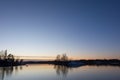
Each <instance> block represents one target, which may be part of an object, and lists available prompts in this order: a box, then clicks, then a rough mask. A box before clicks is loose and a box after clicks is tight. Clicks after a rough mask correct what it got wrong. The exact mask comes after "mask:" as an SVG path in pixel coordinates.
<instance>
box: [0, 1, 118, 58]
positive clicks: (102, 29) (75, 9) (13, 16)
mask: <svg viewBox="0 0 120 80" xmlns="http://www.w3.org/2000/svg"><path fill="white" fill-rule="evenodd" d="M2 49H8V50H9V51H10V52H12V53H13V54H15V55H30V56H33V55H34V56H37V55H38V56H56V55H57V54H61V53H67V54H68V55H69V56H78V57H80V58H120V0H0V50H2Z"/></svg>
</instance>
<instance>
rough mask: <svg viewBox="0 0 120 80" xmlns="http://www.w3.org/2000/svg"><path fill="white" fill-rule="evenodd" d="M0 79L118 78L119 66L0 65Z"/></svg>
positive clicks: (72, 79) (88, 79)
mask: <svg viewBox="0 0 120 80" xmlns="http://www.w3.org/2000/svg"><path fill="white" fill-rule="evenodd" d="M0 80H120V67H114V66H81V67H77V68H67V67H65V66H54V65H28V66H16V67H0Z"/></svg>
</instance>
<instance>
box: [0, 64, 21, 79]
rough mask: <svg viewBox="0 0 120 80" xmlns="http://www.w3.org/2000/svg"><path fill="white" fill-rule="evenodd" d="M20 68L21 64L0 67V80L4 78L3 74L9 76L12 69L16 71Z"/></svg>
mask: <svg viewBox="0 0 120 80" xmlns="http://www.w3.org/2000/svg"><path fill="white" fill-rule="evenodd" d="M18 69H19V70H22V66H15V67H12V66H11V67H0V80H4V77H5V76H11V75H12V73H13V71H15V72H17V71H18Z"/></svg>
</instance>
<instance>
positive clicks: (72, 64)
mask: <svg viewBox="0 0 120 80" xmlns="http://www.w3.org/2000/svg"><path fill="white" fill-rule="evenodd" d="M24 64H53V65H61V66H67V67H79V66H85V65H96V66H102V65H104V66H120V60H119V59H103V60H102V59H95V60H68V61H24Z"/></svg>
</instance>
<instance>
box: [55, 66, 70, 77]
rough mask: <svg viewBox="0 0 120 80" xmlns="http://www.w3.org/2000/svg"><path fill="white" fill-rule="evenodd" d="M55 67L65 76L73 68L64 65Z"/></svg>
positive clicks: (58, 72) (58, 73)
mask: <svg viewBox="0 0 120 80" xmlns="http://www.w3.org/2000/svg"><path fill="white" fill-rule="evenodd" d="M54 69H55V70H56V73H57V75H62V76H64V77H66V76H67V74H68V72H69V70H71V68H69V67H67V66H63V65H55V66H54Z"/></svg>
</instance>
